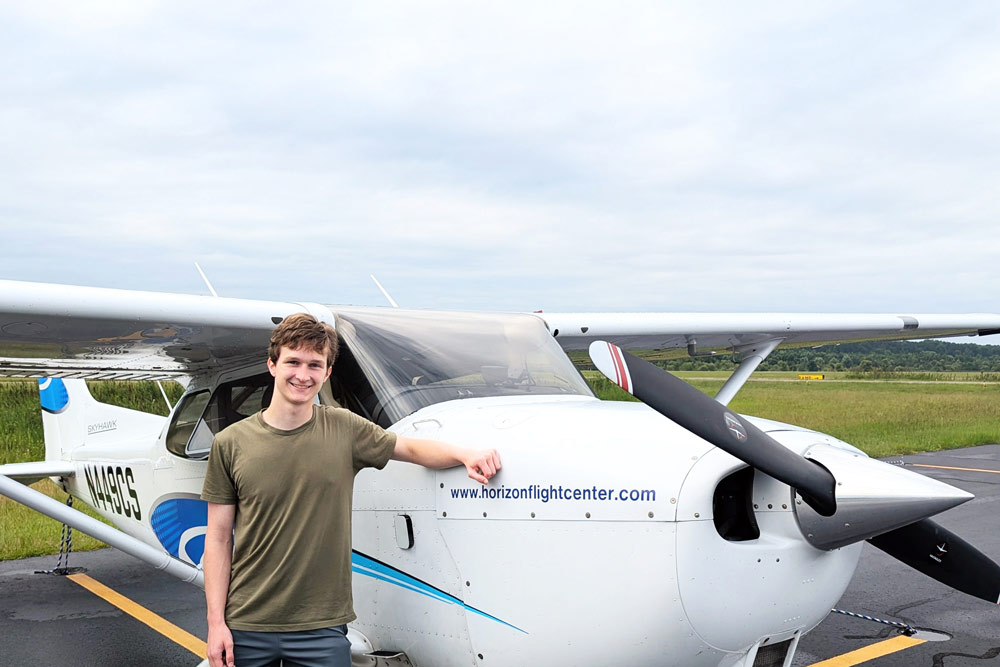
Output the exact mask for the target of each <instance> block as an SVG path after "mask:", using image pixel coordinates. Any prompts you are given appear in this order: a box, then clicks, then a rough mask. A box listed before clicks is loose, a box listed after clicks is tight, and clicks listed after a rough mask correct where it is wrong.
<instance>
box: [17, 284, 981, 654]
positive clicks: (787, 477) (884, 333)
mask: <svg viewBox="0 0 1000 667" xmlns="http://www.w3.org/2000/svg"><path fill="white" fill-rule="evenodd" d="M296 312H309V313H311V314H312V315H314V316H316V317H317V318H318V319H320V320H321V321H324V322H328V323H329V324H331V325H332V326H334V327H335V328H336V330H337V332H338V335H339V337H340V340H341V356H340V358H339V359H338V361H337V363H336V364H335V366H334V369H333V375H332V376H331V378H330V381H329V382H328V383H327V385H326V386H325V387H324V388H323V390H322V391H321V393H320V397H319V400H320V402H322V403H328V404H338V405H340V406H342V407H345V408H347V409H350V410H352V411H354V412H356V413H358V414H360V415H362V416H363V417H365V418H367V419H370V420H372V421H374V422H376V423H378V424H380V425H382V426H384V427H386V428H389V429H391V430H393V431H395V432H397V433H401V434H404V435H414V436H417V437H430V438H435V439H441V440H446V441H452V442H456V443H469V444H473V443H474V444H475V445H476V446H479V447H495V448H497V449H498V450H499V451H500V452H501V455H502V457H503V461H504V467H503V470H502V471H501V472H500V473H499V474H498V475H497V476H496V477H495V478H494V480H493V481H492V482H491V484H490V485H489V486H488V487H484V486H482V485H477V484H475V483H474V482H472V481H471V480H469V479H468V478H467V477H466V476H465V474H464V471H461V470H458V469H454V470H443V471H430V470H426V469H424V468H421V467H419V466H414V465H409V464H405V463H398V462H391V463H390V464H389V465H388V466H387V468H386V469H385V470H384V471H381V472H373V471H364V472H362V473H361V474H359V475H358V477H357V480H356V483H355V494H354V515H353V531H354V533H353V548H354V550H353V556H352V565H353V571H354V599H355V607H356V610H357V613H358V620H357V621H356V622H355V623H353V624H352V625H351V627H350V633H349V637H350V639H351V643H352V656H353V660H354V664H356V665H376V664H379V665H401V664H412V665H417V666H432V667H441V666H449V665H463V666H465V665H484V666H493V665H497V666H523V665H526V664H543V665H574V666H579V665H611V664H622V663H627V664H630V665H650V666H652V665H678V666H683V667H699V666H711V667H737V666H739V667H772V666H779V665H781V666H784V667H788V666H789V665H791V663H792V660H793V659H794V655H795V651H796V647H797V645H798V642H799V640H800V638H801V637H802V636H803V634H804V633H806V632H808V631H809V630H810V629H812V628H813V627H815V626H816V625H817V624H818V623H819V622H820V621H821V620H822V619H823V618H825V617H826V615H827V613H828V612H829V610H830V608H831V607H832V606H833V605H834V604H835V603H836V601H837V600H838V599H839V598H840V596H841V594H842V593H843V591H844V590H845V588H846V587H847V585H848V583H849V582H850V580H851V577H852V575H853V573H854V570H855V567H856V565H857V562H858V558H859V555H860V552H861V547H862V543H863V542H864V541H865V540H869V541H871V542H872V543H873V544H874V545H875V546H877V547H879V548H881V549H883V550H884V551H886V552H887V553H889V554H891V555H893V556H895V557H896V558H898V559H900V560H901V561H903V562H905V563H907V564H909V565H911V566H913V567H915V568H917V569H918V570H920V571H922V572H924V573H926V574H928V575H930V576H932V577H934V578H936V579H938V580H939V581H941V582H942V583H944V584H946V585H948V586H951V587H954V588H956V589H958V590H961V591H963V592H964V593H967V594H970V595H974V596H976V597H979V598H981V599H983V600H985V601H987V602H988V603H991V604H996V603H998V601H1000V567H998V566H997V565H996V564H995V563H994V562H993V561H992V560H991V559H990V558H989V557H988V556H986V555H985V554H982V553H981V552H979V551H978V550H976V549H975V548H974V547H972V546H971V545H970V544H969V543H967V542H966V541H964V540H963V539H961V538H960V537H958V536H957V535H954V534H952V533H950V532H949V531H947V530H945V529H944V528H942V527H941V526H939V525H938V524H936V523H934V522H933V521H931V520H930V519H929V518H928V517H930V516H933V515H934V514H937V513H939V512H942V511H945V510H947V509H948V508H950V507H953V506H955V505H957V504H959V503H962V502H964V501H966V500H968V499H970V498H971V495H970V494H968V493H966V492H964V491H961V490H959V489H956V488H954V487H952V486H949V485H947V484H945V483H943V482H939V481H936V480H933V479H930V478H929V477H925V476H922V475H919V474H916V473H914V472H911V471H909V470H905V469H903V468H900V467H895V466H891V465H888V464H885V463H882V462H879V461H875V460H872V459H869V458H868V457H867V456H865V455H864V454H863V453H862V452H861V451H860V450H858V449H856V448H854V447H852V446H851V445H849V444H847V443H845V442H842V441H840V440H838V439H836V438H834V437H832V436H829V435H825V434H822V433H817V432H815V431H810V430H807V429H803V428H800V427H797V426H793V425H788V424H781V423H777V422H772V421H767V420H761V419H755V418H753V417H748V416H744V415H738V414H736V413H734V412H732V411H731V410H729V409H728V408H727V407H726V406H727V404H728V403H729V401H730V400H731V399H732V397H733V396H734V395H735V394H736V392H737V391H739V389H740V387H741V386H742V385H743V383H744V382H746V380H747V378H748V377H749V376H750V374H751V373H752V372H753V371H754V369H755V368H756V367H757V366H758V365H759V364H760V362H761V361H762V360H763V359H764V358H766V357H767V355H768V354H770V353H771V352H772V351H773V350H774V349H776V348H777V347H778V346H779V345H801V344H809V345H820V344H825V343H832V342H838V341H850V340H862V339H864V340H869V339H913V338H932V337H943V336H949V337H953V336H959V335H969V336H976V335H987V334H992V333H996V332H997V331H1000V315H996V314H967V315H919V314H887V315H854V314H789V313H761V314H746V313H732V314H684V313H531V314H528V313H525V314H511V313H473V312H446V311H429V310H405V309H399V308H379V307H354V306H352V307H340V306H331V305H323V304H317V303H293V302H276V301H260V300H249V299H232V298H221V297H205V296H195V295H186V294H167V293H156V292H141V291H133V290H114V289H105V288H93V287H80V286H70V285H52V284H43V283H27V282H17V281H0V375H5V376H12V377H37V378H39V383H40V384H39V386H40V396H41V409H42V413H43V425H44V429H45V460H43V461H37V462H31V463H18V464H8V465H4V466H0V493H2V494H4V495H7V496H9V497H11V498H13V499H14V500H17V501H19V502H22V503H24V504H25V505H28V506H29V507H32V508H34V509H36V510H38V511H40V512H43V513H45V514H47V515H49V516H52V517H54V518H57V519H58V520H60V521H63V522H65V523H68V524H70V525H72V526H73V527H74V528H77V529H79V530H83V531H84V532H87V533H90V534H93V535H94V536H95V537H97V538H99V539H101V540H103V541H105V542H107V543H109V544H111V545H112V546H115V547H117V548H119V549H122V550H123V551H126V552H128V553H131V554H133V555H135V556H137V557H139V558H141V559H143V560H145V561H147V562H149V563H151V564H153V565H154V566H156V567H159V568H161V569H164V570H165V571H167V572H169V573H171V574H173V575H174V576H176V577H178V578H180V579H182V580H185V581H190V582H192V583H195V584H199V585H200V584H201V580H202V579H201V572H200V569H199V566H200V562H201V556H202V552H203V548H204V534H205V523H206V507H205V504H204V503H203V502H202V501H201V500H199V499H198V495H199V493H200V491H201V485H202V479H203V476H204V470H205V465H206V460H205V459H206V457H207V454H208V452H209V450H210V447H211V442H212V436H213V434H214V433H216V432H218V431H219V430H220V429H221V428H224V427H225V426H227V425H228V424H230V423H233V422H234V421H238V420H239V419H243V418H245V417H247V416H249V415H251V414H253V413H254V412H256V411H258V410H260V409H262V408H263V407H266V405H267V404H268V401H269V395H270V391H271V389H272V387H271V377H270V375H269V374H268V373H267V370H266V368H265V365H264V359H265V358H266V349H267V344H268V340H269V337H270V333H271V330H272V329H273V327H274V326H275V324H276V323H278V322H280V321H281V320H282V318H284V317H287V316H288V315H291V314H293V313H296ZM664 348H678V349H681V350H684V349H686V350H687V352H688V353H689V354H701V353H706V352H710V351H713V350H716V351H723V350H724V351H726V352H727V353H731V354H733V355H735V357H736V358H737V359H739V364H738V366H737V368H736V370H735V371H734V373H733V375H732V376H731V377H730V379H729V380H728V381H727V383H726V384H725V385H724V387H723V389H722V390H721V391H720V393H719V394H718V395H717V396H716V397H715V398H714V399H713V398H710V397H707V396H705V395H703V394H701V393H700V392H698V391H696V390H694V389H692V388H691V387H690V386H688V385H686V384H685V383H683V382H682V381H680V380H678V379H676V378H675V377H673V376H671V375H670V374H669V373H667V372H665V371H663V370H661V369H659V368H657V367H655V366H653V365H651V364H649V363H647V362H645V361H643V360H642V359H640V358H638V357H635V356H633V355H632V354H630V353H629V352H627V350H651V349H664ZM576 350H588V351H589V354H590V356H591V358H592V359H593V361H594V363H595V365H596V366H597V367H598V368H599V369H601V370H602V371H603V372H604V373H605V374H607V375H608V377H610V378H611V379H612V380H613V381H615V382H616V383H618V384H619V385H620V386H622V387H623V388H625V389H626V390H627V391H630V392H632V393H633V394H634V395H635V396H637V397H638V398H639V399H640V400H641V401H642V402H641V403H616V402H604V401H600V400H598V399H597V398H595V397H594V395H593V393H592V392H591V390H590V389H589V387H588V386H587V384H586V382H584V380H583V379H582V377H581V376H580V374H579V372H578V371H577V370H576V368H575V367H574V366H573V364H572V363H571V362H570V360H569V358H568V356H567V354H566V352H567V351H576ZM86 379H141V380H164V379H173V380H177V381H179V382H181V383H182V384H184V385H185V387H186V391H185V394H184V396H183V397H182V398H181V400H180V401H179V402H178V403H177V405H176V406H174V407H173V410H172V411H171V413H170V415H169V416H168V417H158V416H154V415H149V414H146V413H141V412H136V411H132V410H127V409H124V408H120V407H116V406H111V405H106V404H102V403H99V402H97V401H96V400H94V399H93V397H92V396H91V395H90V392H89V391H88V389H87V386H86ZM43 477H52V478H54V479H55V480H56V481H57V483H59V484H60V485H61V486H62V487H63V488H64V489H65V490H67V491H68V492H69V493H70V494H71V495H73V496H74V497H76V498H79V499H80V500H83V501H85V502H86V503H88V504H89V505H91V506H93V507H94V508H95V509H96V510H98V512H100V513H101V514H102V515H103V516H105V517H106V518H107V519H109V520H110V521H111V522H112V523H113V524H114V525H115V528H110V527H108V526H105V525H103V524H100V523H99V522H96V521H94V520H92V519H90V518H89V517H86V516H85V515H84V514H82V513H80V512H78V511H76V510H73V509H70V508H67V507H65V506H63V505H61V504H60V503H57V502H56V501H53V500H51V499H49V498H47V497H45V496H43V495H42V494H40V493H38V492H36V491H34V490H32V489H30V488H28V487H27V484H29V483H31V482H33V481H35V480H37V479H40V478H43ZM289 483H290V484H291V483H293V480H289ZM317 529H320V528H319V527H317ZM304 548H308V546H307V545H304Z"/></svg>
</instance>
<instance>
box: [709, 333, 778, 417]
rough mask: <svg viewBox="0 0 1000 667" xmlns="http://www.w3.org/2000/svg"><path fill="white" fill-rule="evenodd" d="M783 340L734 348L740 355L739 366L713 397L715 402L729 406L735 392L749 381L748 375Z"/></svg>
mask: <svg viewBox="0 0 1000 667" xmlns="http://www.w3.org/2000/svg"><path fill="white" fill-rule="evenodd" d="M783 340H784V338H772V339H770V340H766V341H764V342H762V343H755V344H753V345H747V346H744V347H737V348H735V349H736V351H737V352H739V353H740V365H739V366H737V367H736V370H735V371H733V374H732V375H730V376H729V379H728V380H726V384H724V385H722V389H720V390H719V393H718V394H716V395H715V400H716V401H718V402H719V403H721V404H722V405H729V401H731V400H733V396H735V395H736V392H738V391H739V390H740V389H741V388H742V387H743V385H744V384H746V381H747V380H748V379H750V375H751V374H752V373H753V372H754V371H755V370H757V367H758V366H760V363H761V362H762V361H764V360H765V359H767V355H769V354H771V353H772V352H774V350H775V348H777V347H778V345H780V344H781V342H782V341H783Z"/></svg>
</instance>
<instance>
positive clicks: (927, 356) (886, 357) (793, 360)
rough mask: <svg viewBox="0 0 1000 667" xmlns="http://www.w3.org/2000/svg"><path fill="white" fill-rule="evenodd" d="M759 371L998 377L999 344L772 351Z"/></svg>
mask: <svg viewBox="0 0 1000 667" xmlns="http://www.w3.org/2000/svg"><path fill="white" fill-rule="evenodd" d="M657 363H658V364H659V365H661V366H662V367H663V368H666V369H667V370H677V371H698V370H732V368H733V365H734V360H733V357H732V356H731V355H727V354H718V355H714V356H711V357H685V358H679V359H667V360H662V361H658V362H657ZM758 370H762V371H798V372H811V373H821V372H824V371H846V372H853V373H863V374H879V373H904V372H906V373H912V372H953V373H955V372H958V373H996V372H1000V345H974V344H968V343H951V342H946V341H940V340H923V341H867V342H863V343H841V344H836V345H824V346H822V347H796V348H780V347H779V348H778V349H777V350H775V351H774V352H772V353H771V355H770V356H768V358H767V359H765V360H764V362H763V363H762V364H761V365H760V367H759V369H758Z"/></svg>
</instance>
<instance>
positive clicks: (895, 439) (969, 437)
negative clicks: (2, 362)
mask: <svg viewBox="0 0 1000 667" xmlns="http://www.w3.org/2000/svg"><path fill="white" fill-rule="evenodd" d="M584 375H585V376H586V377H587V379H588V381H589V382H590V383H591V386H593V387H594V389H595V391H596V392H597V394H598V396H599V397H600V398H602V399H605V400H630V399H631V397H629V396H628V395H626V394H625V392H623V391H621V390H620V389H618V388H617V387H615V386H613V385H612V384H611V383H610V382H609V381H608V380H607V379H605V378H604V377H603V376H600V374H598V373H595V372H585V373H584ZM677 375H679V376H681V377H683V378H685V379H686V380H688V381H689V382H690V383H691V384H692V385H694V386H695V387H697V388H698V389H700V390H701V391H703V392H705V393H707V394H709V395H714V394H715V392H717V391H718V390H719V388H720V387H721V386H722V384H723V382H724V381H725V378H726V376H727V374H726V373H723V372H713V371H689V372H679V373H677ZM796 375H797V374H796V373H758V374H756V375H755V376H754V377H753V379H752V380H751V381H750V382H748V383H747V384H746V386H744V387H743V389H742V390H741V391H740V393H739V394H738V395H737V397H736V398H735V399H734V400H733V402H732V404H731V407H732V408H733V410H735V411H736V412H740V413H743V414H749V415H754V416H758V417H766V418H769V419H775V420H777V421H781V422H787V423H790V424H796V425H799V426H804V427H806V428H812V429H815V430H818V431H823V432H824V433H829V434H831V435H833V436H836V437H838V438H840V439H842V440H845V441H847V442H849V443H851V444H852V445H855V446H856V447H860V448H861V449H863V450H864V451H866V452H868V453H869V454H870V455H872V456H876V457H883V456H893V455H899V454H909V453H913V452H920V451H930V450H938V449H951V448H955V447H966V446H972V445H981V444H987V443H996V442H1000V384H994V383H989V382H986V383H983V382H976V381H973V379H970V378H967V377H965V376H962V377H954V374H952V376H953V377H947V376H944V375H942V376H934V377H937V378H940V379H933V380H931V381H913V380H907V377H906V376H900V377H899V378H898V379H899V380H900V381H899V382H894V381H891V380H890V381H861V380H852V379H849V378H846V377H844V375H843V374H836V373H827V374H826V377H827V379H825V380H819V381H803V380H797V379H796ZM922 375H925V374H922ZM970 377H971V378H975V377H976V376H970ZM90 387H91V392H92V393H93V394H94V396H95V398H97V399H98V400H100V401H104V402H107V403H113V404H115V405H122V406H124V407H130V408H133V409H141V410H146V411H148V412H154V413H156V414H161V415H162V414H166V405H165V404H164V402H163V398H162V396H161V395H160V391H159V389H158V388H157V387H156V385H155V384H154V383H146V382H93V383H91V384H90ZM165 388H166V389H167V394H168V396H169V397H170V400H171V402H176V401H177V399H178V398H179V397H180V394H181V392H182V390H181V387H180V386H179V385H177V384H175V383H167V384H165ZM44 457H45V452H44V440H43V436H42V420H41V412H40V409H39V404H38V387H37V383H36V382H35V381H34V380H28V381H25V380H6V381H0V463H15V462H18V461H35V460H41V459H43V458H44ZM35 487H36V488H38V489H40V490H42V491H43V492H45V493H47V494H49V495H51V496H52V497H54V498H57V499H59V500H65V494H64V493H63V492H62V491H61V490H60V489H58V488H57V487H56V485H55V484H52V483H51V482H49V481H47V480H46V481H43V482H39V483H38V484H36V485H35ZM92 516H96V515H94V514H92ZM59 534H60V524H58V523H57V522H56V521H54V520H52V519H48V518H46V517H43V516H41V515H39V514H38V513H36V512H33V511H32V510H29V509H26V508H24V507H23V506H22V505H20V504H18V503H15V502H13V501H10V500H7V499H6V498H0V560H8V559H12V558H24V557H27V556H37V555H43V554H49V553H55V551H56V549H57V548H58V545H59ZM98 546H101V545H100V543H98V542H97V541H96V540H92V539H90V538H87V537H85V536H83V535H77V536H76V537H74V548H75V549H77V550H85V549H93V548H96V547H98Z"/></svg>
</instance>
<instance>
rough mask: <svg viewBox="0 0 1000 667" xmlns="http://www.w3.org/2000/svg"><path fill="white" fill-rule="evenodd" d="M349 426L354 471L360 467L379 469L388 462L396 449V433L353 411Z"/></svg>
mask: <svg viewBox="0 0 1000 667" xmlns="http://www.w3.org/2000/svg"><path fill="white" fill-rule="evenodd" d="M349 414H350V415H351V427H352V430H353V432H354V433H353V437H352V438H351V441H352V442H353V443H354V449H353V457H354V470H355V472H356V471H358V470H361V469H362V468H378V469H379V470H381V469H382V468H384V467H385V464H386V463H388V462H389V459H390V457H392V453H393V451H395V449H396V434H395V433H393V432H391V431H386V430H385V429H384V428H382V427H381V426H379V425H378V424H375V423H373V422H370V421H368V420H367V419H365V418H364V417H360V416H358V415H355V414H353V413H349Z"/></svg>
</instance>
